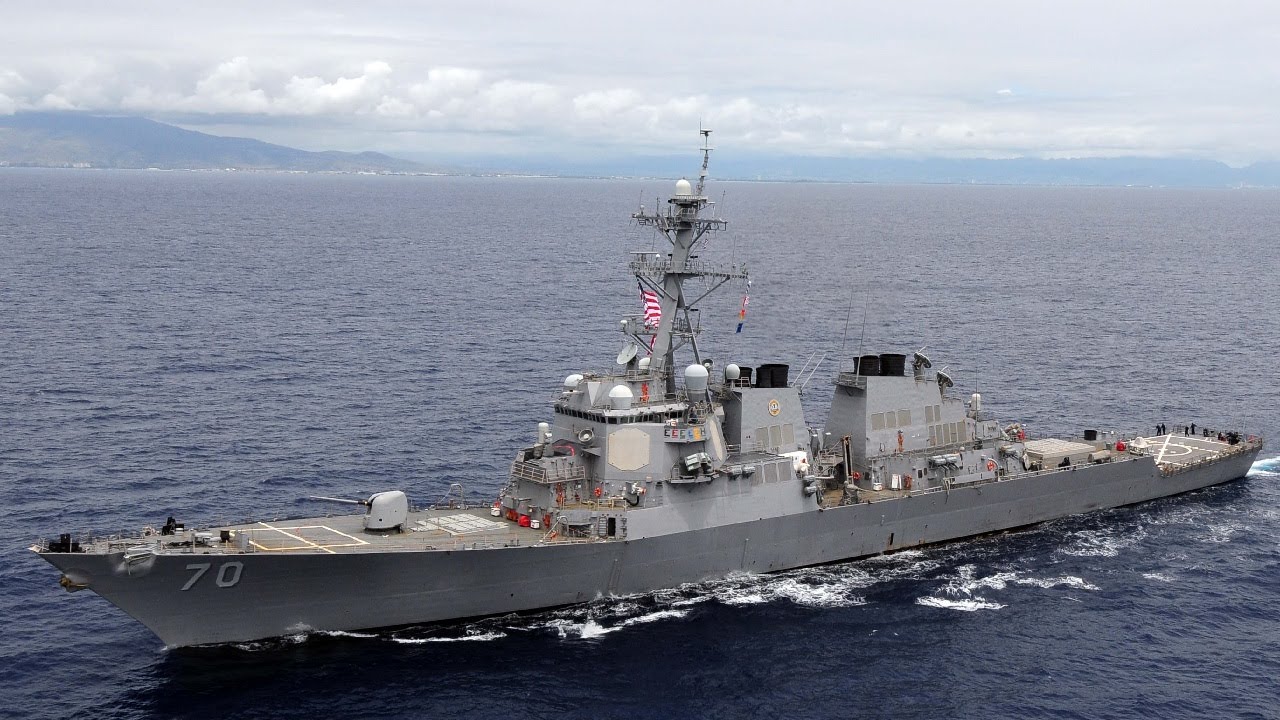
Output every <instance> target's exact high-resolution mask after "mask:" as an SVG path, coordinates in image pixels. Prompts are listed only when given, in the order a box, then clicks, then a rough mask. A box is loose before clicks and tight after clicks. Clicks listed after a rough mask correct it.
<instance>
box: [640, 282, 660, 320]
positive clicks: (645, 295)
mask: <svg viewBox="0 0 1280 720" xmlns="http://www.w3.org/2000/svg"><path fill="white" fill-rule="evenodd" d="M640 299H641V301H642V302H643V303H644V326H645V327H658V324H659V323H661V322H662V302H661V301H660V300H658V293H657V291H655V290H646V289H644V286H643V285H641V286H640Z"/></svg>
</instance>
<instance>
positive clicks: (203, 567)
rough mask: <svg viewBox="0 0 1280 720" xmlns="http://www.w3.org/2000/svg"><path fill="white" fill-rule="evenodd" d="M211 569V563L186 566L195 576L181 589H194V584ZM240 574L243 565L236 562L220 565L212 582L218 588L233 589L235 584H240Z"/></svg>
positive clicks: (242, 570)
mask: <svg viewBox="0 0 1280 720" xmlns="http://www.w3.org/2000/svg"><path fill="white" fill-rule="evenodd" d="M211 567H213V563H192V564H190V565H188V566H187V569H188V570H194V571H195V574H194V575H192V576H191V579H190V580H188V581H187V584H186V585H183V586H182V589H183V590H190V589H191V588H193V587H195V585H196V583H197V582H199V581H200V578H202V577H204V574H205V573H207V572H209V568H211ZM242 572H244V563H242V562H240V561H238V560H232V561H231V562H225V563H222V565H219V566H218V577H217V578H215V579H214V582H215V583H216V584H217V585H218V587H220V588H229V587H234V586H235V584H236V583H238V582H240V573H242Z"/></svg>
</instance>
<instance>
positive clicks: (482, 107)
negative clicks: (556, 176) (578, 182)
mask: <svg viewBox="0 0 1280 720" xmlns="http://www.w3.org/2000/svg"><path fill="white" fill-rule="evenodd" d="M552 5H553V6H552V7H539V6H536V5H534V4H528V3H517V2H512V3H504V2H498V3H496V4H490V5H487V6H486V7H484V8H478V7H476V4H474V3H463V2H453V1H452V0H441V1H440V2H435V3H431V4H429V6H427V7H419V6H414V5H407V6H402V5H400V4H398V3H379V2H373V3H367V4H364V5H362V6H361V7H360V8H359V9H358V10H356V9H352V8H349V7H347V5H346V4H332V5H327V6H326V4H324V3H292V2H281V3H276V4H272V5H270V6H268V7H266V8H261V7H255V6H253V5H248V4H237V3H230V4H225V5H219V6H217V7H194V8H193V7H177V6H171V5H170V4H152V3H131V4H124V5H111V6H100V5H98V4H83V5H80V4H76V3H63V4H59V5H58V6H56V7H54V8H43V7H40V8H38V7H35V5H34V4H32V5H31V6H29V7H25V8H20V9H16V10H13V11H12V12H11V13H8V14H9V15H11V16H12V17H10V18H9V20H10V22H9V30H8V33H7V34H9V35H10V36H11V38H10V40H9V41H8V42H6V43H4V44H3V46H0V113H6V114H8V113H13V112H17V111H21V110H78V111H87V112H98V113H122V114H137V115H144V116H148V117H153V118H156V119H161V120H169V121H177V122H179V124H182V125H184V126H187V127H192V128H194V129H204V128H206V127H207V128H218V129H219V130H222V131H227V130H231V131H233V132H234V131H237V130H238V131H239V132H240V134H244V135H249V136H254V137H262V138H263V139H269V140H273V141H277V142H286V143H290V144H295V145H302V146H307V145H312V146H314V145H316V144H317V143H320V144H323V145H324V146H325V147H332V148H334V149H365V148H375V149H382V150H389V151H413V152H432V151H443V150H448V151H452V152H486V151H498V150H501V151H503V152H513V151H517V152H519V151H525V152H555V151H559V150H563V149H566V148H575V147H576V148H584V147H588V148H594V149H615V150H619V151H625V150H638V151H650V150H666V149H669V148H672V147H677V148H683V146H684V145H687V144H688V138H689V136H690V135H691V134H692V129H694V128H696V127H697V125H698V124H699V123H700V122H701V123H703V124H705V125H707V126H710V127H713V128H715V129H716V130H717V131H718V133H717V136H718V140H719V142H721V143H725V142H732V143H733V144H735V145H738V146H743V147H747V148H750V149H753V150H756V151H760V152H776V153H796V154H818V155H846V156H853V155H905V156H912V155H916V156H925V155H928V156H953V157H1010V156H1017V155H1029V156H1039V157H1087V156H1108V155H1161V156H1198V157H1209V158H1215V159H1223V160H1228V161H1251V160H1259V159H1270V158H1277V157H1280V108H1278V107H1277V100H1276V98H1277V97H1280V93H1277V92H1276V91H1277V90H1278V89H1280V88H1277V85H1278V84H1280V53H1276V52H1275V51H1274V49H1273V48H1274V47H1276V46H1277V44H1278V43H1280V7H1273V6H1272V5H1270V4H1267V3H1260V2H1257V3H1255V2H1234V3H1233V2H1226V3H1218V4H1215V6H1214V7H1213V8H1207V7H1204V6H1200V5H1187V6H1185V7H1183V6H1181V5H1180V4H1177V3H1173V4H1170V3H1161V4H1151V5H1147V4H1145V3H1127V4H1122V6H1121V7H1119V8H1116V7H1114V6H1113V5H1111V4H1106V3H1095V2H1091V1H1085V2H1080V3H1072V4H1067V5H1066V6H1061V7H1059V6H1047V5H1042V4H1039V3H1016V2H987V3H978V4H960V5H957V4H954V3H941V2H940V3H912V4H909V6H905V7H901V8H898V7H888V6H885V7H879V6H873V7H852V8H846V7H843V6H839V5H837V6H828V5H826V4H822V3H806V2H797V3H791V4H787V5H785V6H779V5H777V4H769V5H764V4H761V5H753V4H751V3H747V4H731V3H719V2H714V1H713V2H706V3H701V4H699V5H697V6H689V5H688V4H681V5H673V6H671V7H661V6H658V7H653V8H651V9H650V8H648V7H646V11H645V12H644V13H643V15H640V14H638V13H637V12H636V11H635V10H634V9H620V8H619V9H615V8H611V7H609V6H607V5H601V4H599V3H594V4H588V3H577V2H564V3H555V4H552Z"/></svg>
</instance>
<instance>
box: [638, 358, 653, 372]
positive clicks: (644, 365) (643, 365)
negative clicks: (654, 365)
mask: <svg viewBox="0 0 1280 720" xmlns="http://www.w3.org/2000/svg"><path fill="white" fill-rule="evenodd" d="M651 362H653V359H652V358H649V357H642V358H640V361H639V363H638V364H637V367H639V368H640V372H644V371H645V370H648V369H649V364H650V363H651Z"/></svg>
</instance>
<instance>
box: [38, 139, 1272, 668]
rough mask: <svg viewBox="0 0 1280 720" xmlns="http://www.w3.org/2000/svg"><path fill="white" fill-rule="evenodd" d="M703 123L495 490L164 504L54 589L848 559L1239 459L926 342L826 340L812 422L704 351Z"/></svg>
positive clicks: (203, 626) (757, 372)
mask: <svg viewBox="0 0 1280 720" xmlns="http://www.w3.org/2000/svg"><path fill="white" fill-rule="evenodd" d="M708 135H709V131H704V132H703V138H704V140H703V147H702V150H701V152H702V165H701V170H700V173H699V175H698V177H697V181H696V184H694V183H691V182H689V181H688V180H680V181H678V182H677V183H676V187H675V193H674V195H673V196H672V197H671V198H670V199H669V200H668V201H667V203H666V205H665V207H659V208H654V209H653V210H651V211H647V210H644V209H643V208H642V209H641V211H640V212H637V213H635V214H634V215H633V216H632V217H633V219H634V222H636V223H638V224H640V225H642V226H646V227H649V228H653V229H654V231H655V232H656V233H657V234H658V236H660V237H661V238H664V239H665V241H666V242H667V243H669V247H667V248H664V249H665V250H666V252H662V253H655V252H640V253H634V254H632V256H631V259H630V262H629V270H630V271H631V273H632V274H634V276H635V278H636V280H637V281H638V283H639V284H640V287H641V290H642V294H643V297H644V298H645V300H646V307H645V312H644V314H642V315H641V314H637V315H636V316H634V317H629V318H625V319H624V320H623V321H622V324H621V327H622V331H623V332H624V333H625V335H626V337H627V339H626V345H625V346H624V349H623V351H622V352H621V353H620V354H619V355H618V357H617V358H616V363H615V364H614V365H613V367H612V368H610V369H608V370H606V371H603V372H583V373H575V374H573V375H570V376H568V377H567V378H565V379H564V382H563V386H562V388H560V390H559V391H558V397H557V398H556V400H555V401H554V404H553V406H552V407H551V408H550V410H549V412H548V414H547V416H546V417H545V418H543V421H542V422H534V421H532V420H531V421H530V426H529V432H530V436H531V437H530V439H531V440H532V442H530V444H529V445H528V446H527V447H524V448H522V449H520V450H519V451H518V452H517V453H516V455H515V458H514V460H513V461H512V463H511V470H510V474H509V476H508V477H507V478H506V479H505V481H500V484H502V485H503V487H502V490H501V491H500V492H499V494H498V497H497V499H496V501H494V502H493V503H492V504H489V503H487V502H485V503H482V504H480V505H479V506H476V505H471V504H468V503H467V502H466V500H465V498H464V497H463V496H462V495H461V494H453V495H452V496H451V498H450V499H449V500H448V501H447V502H442V503H440V504H438V505H435V506H432V507H426V508H421V509H419V508H414V507H412V506H411V504H410V502H409V499H408V498H407V497H406V495H405V493H404V492H402V491H400V490H388V491H385V492H379V493H376V494H374V495H372V496H371V497H368V498H365V499H363V500H359V501H351V502H357V503H359V504H360V505H362V506H363V511H362V512H357V513H353V514H350V515H338V516H332V515H322V516H317V517H310V518H297V519H292V520H288V521H274V522H258V523H249V524H238V525H230V526H221V527H219V526H199V527H186V526H184V525H183V524H180V523H178V522H176V521H175V520H174V519H173V518H170V519H169V521H168V522H166V523H164V525H163V526H162V527H159V528H145V529H143V530H141V531H139V532H138V533H137V534H136V535H133V536H130V537H73V536H72V535H70V534H64V535H61V536H59V537H57V538H56V539H53V540H48V541H45V542H41V543H38V544H37V545H35V546H33V547H32V548H31V549H32V550H33V551H35V552H37V553H39V555H40V557H42V558H44V559H45V560H47V561H48V562H49V563H51V564H53V565H54V566H56V567H57V568H58V569H59V570H60V571H61V572H62V577H61V581H60V582H61V584H62V585H63V586H64V587H65V588H66V589H68V590H72V591H75V590H80V589H89V590H92V591H94V592H96V593H97V594H99V595H101V596H102V597H104V598H106V599H107V600H108V601H110V602H111V603H114V604H115V605H117V606H118V607H119V608H120V609H122V610H123V611H124V612H126V613H128V614H129V615H132V616H133V617H135V618H137V619H138V620H139V621H140V622H142V623H143V624H144V625H146V626H147V627H148V628H150V629H151V630H152V631H153V632H154V633H155V634H156V635H157V636H159V638H160V639H161V640H162V641H163V642H164V643H165V644H166V645H167V646H171V647H178V646H187V645H200V644H211V643H225V642H234V641H246V640H254V639H260V638H268V637H274V636H281V635H288V634H294V633H298V632H306V631H335V630H340V631H350V630H362V629H371V628H380V627H390V626H398V625H409V624H417V623H430V622H435V621H443V620H451V619H458V618H467V617H478V616H487V615H496V614H502V613H510V612H517V611H524V610H531V609H536V608H544V607H552V606H560V605H567V604H573V603H580V602H584V601H590V600H593V599H596V598H600V597H604V596H611V595H628V594H634V593H643V592H646V591H652V590H656V589H660V588H666V587H671V586H674V585H678V584H681V583H686V582H694V581H702V580H708V579H712V578H718V577H723V576H725V575H727V574H730V573H736V572H746V573H768V572H774V571H780V570H786V569H789V568H796V567H801V566H807V565H817V564H822V563H829V562H833V561H839V560H845V559H852V558H858V557H863V556H868V555H874V554H879V553H885V552H890V551H893V550H897V549H901V548H908V547H915V546H919V545H924V544H928V543H938V542H943V541H948V540H954V539H957V538H962V537H967V536H973V535H979V534H983V533H990V532H994V531H1000V530H1004V529H1009V528H1015V527H1020V526H1025V525H1028V524H1032V523H1038V522H1042V521H1046V520H1051V519H1054V518H1058V517H1062V516H1065V515H1070V514H1074V513H1083V512H1088V511H1092V510H1097V509H1100V508H1110V507H1116V506H1121V505H1128V504H1131V503H1138V502H1142V501H1145V500H1151V499H1153V498H1159V497H1164V496H1168V495H1174V494H1177V493H1183V492H1187V491H1189V490H1195V489H1197V488H1203V487H1206V486H1209V485H1214V484H1216V483H1222V482H1226V481H1229V480H1232V479H1235V478H1240V477H1242V476H1244V474H1245V473H1246V472H1247V470H1248V469H1249V467H1250V464H1251V463H1252V462H1253V461H1254V459H1255V457H1256V456H1257V455H1258V453H1259V451H1260V449H1261V447H1262V441H1261V439H1260V438H1255V437H1249V436H1245V437H1241V436H1240V435H1239V434H1238V433H1235V432H1231V433H1220V434H1215V435H1214V436H1213V437H1207V436H1201V435H1195V434H1192V433H1176V434H1173V433H1158V434H1154V435H1149V436H1145V437H1144V436H1140V435H1136V434H1134V435H1121V434H1115V433H1099V432H1096V431H1086V432H1085V433H1084V434H1083V437H1079V438H1070V439H1060V438H1029V437H1028V436H1027V433H1026V432H1025V431H1024V429H1023V428H1022V427H1021V426H1020V425H1018V424H1017V423H1009V424H1004V423H1001V422H999V421H997V419H995V418H994V417H991V416H990V414H989V413H988V412H987V411H985V410H984V409H983V405H982V398H981V396H980V395H978V394H972V395H969V396H967V397H957V396H956V395H957V393H955V392H954V391H953V390H952V386H953V383H952V380H951V378H950V377H948V376H947V374H946V373H945V372H941V371H936V370H934V369H933V368H932V363H931V361H930V359H929V358H927V357H926V356H925V355H923V354H922V353H919V352H916V353H910V352H900V353H884V354H876V355H871V354H865V355H864V354H861V353H860V352H859V356H858V357H853V358H847V359H845V360H844V364H843V365H842V368H841V369H840V370H839V371H838V372H836V373H834V388H833V391H832V392H833V397H832V402H831V406H830V409H829V413H828V419H827V420H826V422H825V425H824V426H822V427H811V426H810V425H809V424H808V423H807V422H806V419H805V412H804V409H803V408H802V406H801V398H800V390H799V388H798V387H797V385H798V383H796V382H794V381H793V379H792V378H791V377H789V376H790V370H789V367H788V366H787V365H785V364H781V363H771V364H764V365H760V366H758V367H754V368H751V367H740V366H738V365H736V364H725V365H724V366H723V367H717V366H715V365H713V364H712V363H711V362H710V361H709V360H707V359H706V358H705V357H704V356H703V352H702V351H701V350H700V349H699V346H698V335H699V329H700V322H699V320H698V318H699V313H698V304H699V302H700V301H701V300H703V299H704V298H705V297H706V296H707V295H709V294H710V293H711V292H713V291H715V290H716V289H717V288H719V287H721V286H723V285H724V284H725V283H729V282H731V281H737V282H744V283H745V282H746V279H747V276H748V273H747V268H746V267H745V266H742V265H725V266H716V265H713V264H711V263H709V262H707V261H704V260H702V259H700V258H699V257H697V255H698V248H699V246H700V244H701V243H704V242H705V240H706V239H707V238H708V237H709V234H713V233H717V232H720V231H723V230H726V229H727V223H726V222H725V221H724V220H722V219H720V218H718V217H716V216H715V215H714V214H713V210H714V205H713V203H712V202H710V201H709V200H708V199H707V197H706V196H705V194H704V193H705V183H706V179H707V168H708V161H709V158H710V151H711V148H710V146H709V144H708V143H707V137H708ZM693 280H696V281H697V282H696V284H695V283H692V282H691V281H693ZM694 288H697V290H696V291H695V290H694ZM744 304H745V298H744ZM744 311H745V307H744ZM799 374H800V373H797V375H799ZM481 482H484V481H483V480H481Z"/></svg>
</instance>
